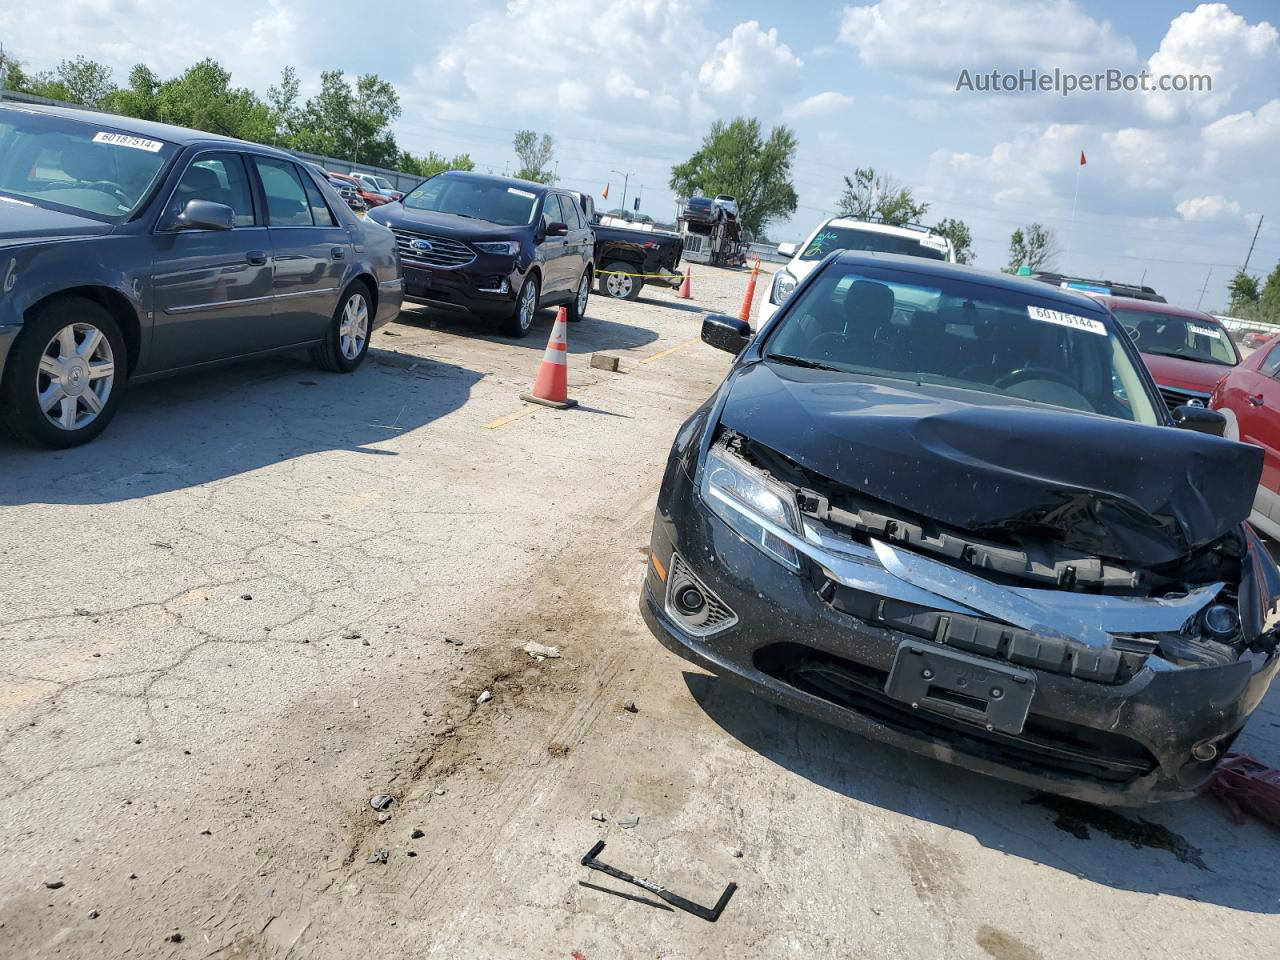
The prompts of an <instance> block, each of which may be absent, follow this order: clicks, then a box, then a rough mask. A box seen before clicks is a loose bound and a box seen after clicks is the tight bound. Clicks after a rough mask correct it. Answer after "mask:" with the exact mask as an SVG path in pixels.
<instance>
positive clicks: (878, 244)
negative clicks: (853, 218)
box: [800, 226, 947, 260]
mask: <svg viewBox="0 0 1280 960" xmlns="http://www.w3.org/2000/svg"><path fill="white" fill-rule="evenodd" d="M832 250H868V251H871V252H872V253H900V254H903V255H905V256H908V257H927V258H928V259H930V260H946V259H947V245H946V242H945V241H944V240H942V239H941V238H938V237H934V236H932V235H930V234H927V233H922V234H920V236H919V237H900V236H897V235H896V234H892V233H881V232H880V231H878V230H859V229H857V228H856V227H832V226H827V227H823V228H822V229H821V230H819V231H818V232H817V233H816V234H814V236H813V239H812V240H810V241H809V242H808V243H807V244H805V247H804V249H803V250H801V251H800V259H801V260H821V259H822V258H823V257H825V256H826V255H827V254H828V253H830V252H831V251H832Z"/></svg>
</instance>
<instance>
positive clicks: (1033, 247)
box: [1005, 223, 1058, 273]
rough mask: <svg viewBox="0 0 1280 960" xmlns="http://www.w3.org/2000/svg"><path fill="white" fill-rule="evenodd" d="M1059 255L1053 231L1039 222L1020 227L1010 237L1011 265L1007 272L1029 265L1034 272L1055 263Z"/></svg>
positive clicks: (1006, 268)
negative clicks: (1054, 260)
mask: <svg viewBox="0 0 1280 960" xmlns="http://www.w3.org/2000/svg"><path fill="white" fill-rule="evenodd" d="M1057 255H1058V245H1057V241H1056V240H1055V239H1054V236H1053V231H1052V230H1048V229H1046V228H1045V227H1043V226H1041V225H1040V224H1038V223H1032V224H1028V225H1027V227H1026V228H1025V230H1024V229H1023V228H1022V227H1019V228H1018V229H1017V230H1015V231H1013V233H1012V234H1011V235H1010V237H1009V265H1008V266H1007V267H1005V272H1006V273H1016V272H1017V271H1018V268H1019V267H1024V266H1025V267H1029V268H1030V269H1031V270H1032V271H1033V272H1034V271H1036V270H1040V269H1041V268H1044V267H1049V266H1051V265H1052V263H1053V259H1054V257H1056V256H1057Z"/></svg>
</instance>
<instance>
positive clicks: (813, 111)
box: [787, 90, 854, 117]
mask: <svg viewBox="0 0 1280 960" xmlns="http://www.w3.org/2000/svg"><path fill="white" fill-rule="evenodd" d="M853 99H854V98H853V97H852V96H850V95H849V94H847V93H840V92H838V91H836V90H827V91H824V92H823V93H815V94H814V95H813V96H812V97H805V99H803V100H801V101H800V102H799V103H797V104H796V105H795V106H794V107H791V108H790V109H789V110H787V115H788V116H791V117H818V116H822V115H823V114H828V113H834V112H835V111H837V110H841V109H843V108H845V107H851V106H853Z"/></svg>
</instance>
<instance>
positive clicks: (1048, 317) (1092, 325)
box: [1027, 306, 1107, 337]
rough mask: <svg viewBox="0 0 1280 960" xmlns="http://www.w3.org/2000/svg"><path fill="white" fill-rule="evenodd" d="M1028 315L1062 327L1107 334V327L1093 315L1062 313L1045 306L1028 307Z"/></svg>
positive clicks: (1033, 318)
mask: <svg viewBox="0 0 1280 960" xmlns="http://www.w3.org/2000/svg"><path fill="white" fill-rule="evenodd" d="M1027 315H1028V316H1030V317H1031V319H1032V320H1043V321H1044V322H1045V323H1056V324H1057V325H1058V326H1060V327H1071V328H1072V329H1074V330H1088V331H1089V332H1090V333H1097V334H1100V335H1102V336H1104V337H1105V336H1106V335H1107V328H1106V327H1105V326H1103V325H1102V321H1101V320H1094V319H1093V318H1092V317H1080V316H1077V315H1076V314H1074V313H1062V312H1061V311H1058V310H1049V309H1047V308H1045V307H1030V306H1029V307H1027Z"/></svg>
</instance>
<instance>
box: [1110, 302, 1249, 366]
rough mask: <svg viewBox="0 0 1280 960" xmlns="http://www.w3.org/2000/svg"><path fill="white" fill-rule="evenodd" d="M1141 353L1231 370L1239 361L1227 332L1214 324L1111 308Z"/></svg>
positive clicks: (1141, 311) (1162, 314)
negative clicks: (1176, 358)
mask: <svg viewBox="0 0 1280 960" xmlns="http://www.w3.org/2000/svg"><path fill="white" fill-rule="evenodd" d="M1111 312H1112V313H1113V314H1115V316H1116V319H1117V320H1119V321H1120V322H1121V323H1123V324H1124V325H1125V327H1126V328H1127V329H1128V331H1129V334H1130V335H1131V336H1132V337H1133V339H1134V341H1135V342H1136V343H1137V344H1138V349H1139V350H1141V351H1142V352H1143V353H1153V354H1157V355H1159V356H1162V357H1181V358H1182V359H1184V360H1195V361H1198V362H1200V363H1215V364H1218V365H1219V366H1227V367H1234V366H1235V365H1236V364H1237V363H1239V362H1240V360H1239V358H1238V357H1237V356H1236V350H1235V347H1233V346H1232V345H1231V340H1230V339H1229V338H1228V337H1227V332H1226V331H1225V330H1223V329H1222V328H1221V327H1220V326H1218V325H1217V324H1216V323H1212V322H1210V321H1208V320H1198V319H1196V318H1195V317H1179V316H1175V315H1173V314H1169V313H1152V312H1148V311H1146V310H1125V309H1123V308H1120V309H1115V308H1112V310H1111Z"/></svg>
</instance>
